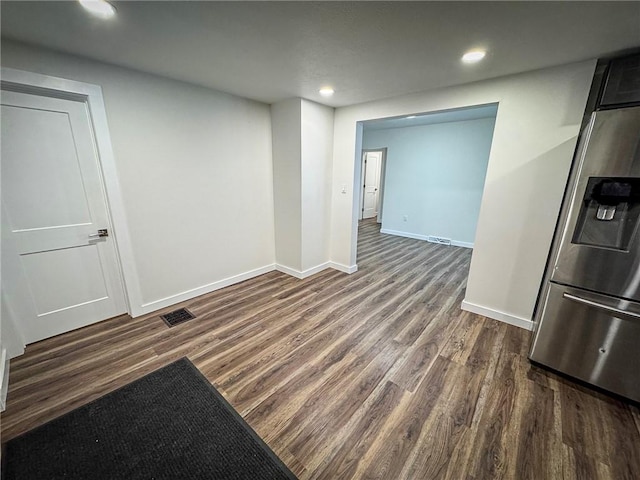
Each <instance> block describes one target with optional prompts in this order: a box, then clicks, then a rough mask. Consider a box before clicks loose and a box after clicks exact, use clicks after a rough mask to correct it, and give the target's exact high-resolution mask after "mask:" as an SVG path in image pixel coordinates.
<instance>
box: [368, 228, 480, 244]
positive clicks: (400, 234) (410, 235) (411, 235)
mask: <svg viewBox="0 0 640 480" xmlns="http://www.w3.org/2000/svg"><path fill="white" fill-rule="evenodd" d="M380 233H386V234H387V235H396V236H398V237H406V238H413V239H415V240H424V241H428V238H429V235H420V234H419V233H411V232H402V231H400V230H388V229H386V228H381V229H380ZM451 245H453V246H454V247H464V248H473V243H470V242H462V241H460V240H451Z"/></svg>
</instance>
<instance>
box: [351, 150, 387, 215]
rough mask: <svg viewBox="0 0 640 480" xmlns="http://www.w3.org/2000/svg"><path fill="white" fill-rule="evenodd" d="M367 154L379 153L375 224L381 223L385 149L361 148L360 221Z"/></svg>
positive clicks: (385, 164) (385, 165)
mask: <svg viewBox="0 0 640 480" xmlns="http://www.w3.org/2000/svg"><path fill="white" fill-rule="evenodd" d="M369 152H381V153H382V155H381V156H380V165H379V166H378V168H379V169H380V175H379V178H378V195H377V198H376V202H377V215H376V217H377V218H376V223H382V201H383V200H384V198H383V197H384V177H385V175H384V174H385V169H386V167H387V147H381V148H363V149H362V151H361V153H360V158H361V164H360V206H359V207H358V212H359V213H358V220H362V210H363V208H364V177H365V175H366V169H365V166H364V159H365V155H366V154H367V153H369Z"/></svg>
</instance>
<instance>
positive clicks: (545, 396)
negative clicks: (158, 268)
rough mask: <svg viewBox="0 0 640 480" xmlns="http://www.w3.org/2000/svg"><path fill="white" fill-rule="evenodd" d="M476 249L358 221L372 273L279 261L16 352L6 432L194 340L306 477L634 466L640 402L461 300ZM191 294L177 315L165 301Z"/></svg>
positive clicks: (81, 400)
mask: <svg viewBox="0 0 640 480" xmlns="http://www.w3.org/2000/svg"><path fill="white" fill-rule="evenodd" d="M470 259H471V251H470V250H468V249H464V248H457V247H447V246H443V245H437V244H432V243H428V242H423V241H419V240H413V239H409V238H401V237H395V236H391V235H384V234H381V233H380V226H379V225H378V224H376V223H375V221H371V220H367V221H364V222H361V225H360V228H359V237H358V271H357V272H356V273H354V274H351V275H347V274H345V273H342V272H338V271H335V270H325V271H323V272H320V273H318V274H316V275H313V276H311V277H308V278H305V279H304V280H299V279H296V278H293V277H290V276H288V275H285V274H283V273H280V272H270V273H267V274H265V275H261V276H259V277H255V278H252V279H249V280H246V281H244V282H241V283H238V284H236V285H232V286H230V287H227V288H224V289H221V290H218V291H216V292H212V293H210V294H207V295H202V296H200V297H198V298H195V299H192V300H189V301H186V302H182V303H180V304H177V305H174V306H171V307H167V308H164V309H162V310H160V311H158V312H154V313H152V314H149V315H145V316H143V317H139V318H135V319H132V318H130V317H129V316H126V315H125V316H120V317H116V318H113V319H110V320H106V321H104V322H100V323H98V324H95V325H91V326H88V327H85V328H82V329H80V330H76V331H73V332H69V333H67V334H64V335H60V336H57V337H54V338H51V339H48V340H44V341H42V342H38V343H36V344H33V345H29V346H28V347H27V351H26V353H25V355H23V356H21V357H19V358H16V359H13V360H12V361H11V374H10V385H9V393H8V398H7V400H8V403H7V409H6V411H5V412H4V413H3V414H2V417H1V420H2V425H1V432H2V441H7V440H9V439H11V438H13V437H15V436H16V435H19V434H21V433H23V432H25V431H27V430H29V429H31V428H34V427H36V426H38V425H41V424H42V423H44V422H46V421H48V420H50V419H52V418H55V417H57V416H59V415H61V414H64V413H66V412H68V411H70V410H72V409H73V408H76V407H78V406H80V405H83V404H86V403H87V402H90V401H91V400H94V399H96V398H98V397H100V396H102V395H104V394H106V393H108V392H110V391H113V390H114V389H116V388H118V387H121V386H123V385H126V384H127V383H129V382H131V381H133V380H135V379H137V378H140V377H141V376H143V375H145V374H147V373H149V372H151V371H153V370H155V369H157V368H159V367H161V366H164V365H167V364H168V363H170V362H172V361H174V360H176V359H178V358H181V357H183V356H187V357H188V358H189V359H190V360H191V361H192V362H193V363H194V364H195V365H196V366H197V367H198V368H199V369H200V371H202V373H203V374H204V375H205V376H206V378H208V379H209V381H210V382H211V383H212V384H213V385H214V386H215V387H216V388H217V389H218V390H219V391H220V393H222V394H223V395H224V396H225V398H226V399H227V400H228V401H229V402H230V403H231V405H233V406H234V408H235V409H236V410H237V411H238V412H240V414H241V415H243V416H244V418H245V419H246V420H247V422H248V423H249V424H250V425H251V426H252V427H253V428H254V429H255V430H256V432H258V434H259V435H260V436H261V437H262V438H264V439H265V441H266V442H267V443H268V444H269V445H270V446H271V448H272V449H273V450H274V452H276V454H278V455H279V456H280V458H281V459H282V460H283V461H284V462H285V463H286V464H287V465H288V466H289V468H290V469H291V470H292V471H293V472H294V473H295V474H296V475H297V476H298V477H299V478H300V479H301V480H307V479H314V480H328V479H332V480H333V479H345V480H346V479H364V478H366V479H376V478H377V479H407V480H417V479H440V478H442V479H446V480H461V479H464V480H484V479H488V478H491V479H498V478H504V479H513V478H518V479H529V478H530V479H536V480H538V479H540V480H545V479H549V480H555V479H559V478H563V479H566V480H569V479H576V480H578V479H579V480H583V479H590V480H591V479H595V480H599V479H616V480H617V479H631V478H633V479H636V478H640V447H639V445H640V410H639V409H638V407H637V406H636V405H631V404H629V403H626V402H623V401H620V400H618V399H614V398H611V397H609V396H607V395H604V394H602V393H599V392H595V391H593V390H590V389H588V388H586V387H584V386H581V385H577V384H575V383H573V382H571V381H570V380H568V379H566V378H564V377H561V376H559V375H556V374H554V373H551V372H548V371H546V370H544V369H542V368H540V367H537V366H535V365H531V364H530V362H529V361H528V360H527V352H528V349H529V344H530V340H531V333H530V332H528V331H525V330H520V329H518V328H516V327H513V326H510V325H506V324H504V323H500V322H497V321H495V320H491V319H487V318H484V317H481V316H478V315H475V314H472V313H469V312H463V311H462V310H460V304H461V302H462V300H463V299H464V296H465V285H466V278H467V271H468V268H469V263H470ZM179 307H186V308H188V309H189V310H190V311H191V312H193V313H194V314H195V315H196V318H195V319H193V320H190V321H188V322H185V323H183V324H180V325H177V326H175V327H173V328H169V327H167V325H166V324H165V323H164V322H163V321H162V320H161V319H160V317H159V315H160V314H163V313H166V312H169V311H171V310H174V309H176V308H179Z"/></svg>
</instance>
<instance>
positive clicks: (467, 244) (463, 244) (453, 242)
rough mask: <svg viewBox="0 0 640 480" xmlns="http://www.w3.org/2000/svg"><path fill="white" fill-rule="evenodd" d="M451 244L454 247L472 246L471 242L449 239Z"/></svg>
mask: <svg viewBox="0 0 640 480" xmlns="http://www.w3.org/2000/svg"><path fill="white" fill-rule="evenodd" d="M451 245H453V246H454V247H463V248H473V243H471V242H461V241H459V240H451Z"/></svg>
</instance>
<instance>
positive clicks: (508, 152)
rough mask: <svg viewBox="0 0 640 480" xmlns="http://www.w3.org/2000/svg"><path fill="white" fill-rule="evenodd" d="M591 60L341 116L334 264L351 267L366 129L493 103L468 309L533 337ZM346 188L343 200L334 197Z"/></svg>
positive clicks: (381, 103)
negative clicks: (374, 122) (367, 123)
mask: <svg viewBox="0 0 640 480" xmlns="http://www.w3.org/2000/svg"><path fill="white" fill-rule="evenodd" d="M595 64H596V62H595V60H593V61H587V62H581V63H575V64H570V65H564V66H560V67H555V68H550V69H545V70H539V71H534V72H528V73H523V74H520V75H513V76H509V77H502V78H498V79H494V80H490V81H484V82H478V83H474V84H469V85H461V86H457V87H450V88H446V89H439V90H433V91H429V92H423V93H419V94H414V95H406V96H402V97H396V98H392V99H387V100H380V101H376V102H370V103H366V104H362V105H355V106H351V107H344V108H338V109H337V110H336V113H335V123H334V125H335V128H334V150H333V188H332V192H333V194H332V226H331V227H332V229H331V232H332V242H331V259H332V261H335V262H339V263H343V264H346V265H354V263H355V258H356V244H355V238H356V235H357V209H358V192H357V188H355V187H356V184H355V179H359V178H360V169H361V166H360V161H359V159H358V158H357V155H356V152H359V151H360V148H361V135H362V133H361V132H362V126H361V124H359V123H358V122H360V121H363V120H370V119H375V118H385V117H393V116H401V115H408V114H411V113H415V112H433V111H438V110H447V109H452V108H462V107H466V106H471V105H483V104H489V103H499V106H498V115H497V118H496V124H495V130H494V137H493V143H492V147H491V154H490V157H489V165H488V169H487V176H486V182H485V188H484V193H483V196H482V203H481V208H480V216H479V219H478V228H477V231H476V239H475V249H474V252H473V258H472V261H471V270H470V272H469V280H468V284H467V292H466V299H465V302H466V303H465V308H468V309H475V311H481V312H483V313H484V314H487V315H490V316H492V317H494V318H500V319H503V320H507V321H511V322H513V323H518V324H521V325H522V326H526V327H529V326H530V319H531V315H532V312H533V307H534V305H535V301H536V297H537V293H538V288H539V287H540V282H541V279H542V275H543V271H544V266H545V262H546V258H547V254H548V251H549V246H550V243H551V238H552V236H553V230H554V227H555V223H556V218H557V214H558V211H559V208H560V203H561V200H562V193H563V191H564V186H565V183H566V180H567V176H568V171H569V166H570V164H571V159H572V156H573V151H574V148H575V143H576V139H577V135H578V130H579V126H580V121H581V118H582V114H583V111H584V107H585V104H586V99H587V95H588V91H589V87H590V83H591V79H592V77H593V72H594V69H595ZM345 184H346V185H348V186H349V189H350V190H349V192H348V194H347V195H343V194H341V193H340V187H341V185H345Z"/></svg>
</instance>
